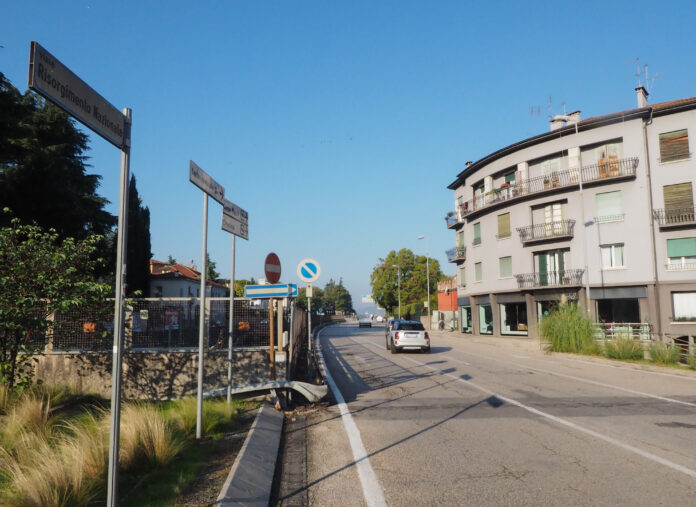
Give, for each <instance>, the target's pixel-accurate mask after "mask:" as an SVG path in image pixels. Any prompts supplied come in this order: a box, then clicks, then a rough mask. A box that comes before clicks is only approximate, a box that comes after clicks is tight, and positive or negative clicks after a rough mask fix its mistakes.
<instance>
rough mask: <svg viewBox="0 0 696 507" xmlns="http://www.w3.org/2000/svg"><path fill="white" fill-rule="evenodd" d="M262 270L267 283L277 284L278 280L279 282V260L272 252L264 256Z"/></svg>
mask: <svg viewBox="0 0 696 507" xmlns="http://www.w3.org/2000/svg"><path fill="white" fill-rule="evenodd" d="M264 270H265V272H266V279H267V280H268V281H269V282H271V283H277V282H278V280H280V259H279V258H278V256H277V255H276V254H274V253H273V252H271V253H269V254H268V255H267V256H266V262H264Z"/></svg>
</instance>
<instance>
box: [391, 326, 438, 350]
mask: <svg viewBox="0 0 696 507" xmlns="http://www.w3.org/2000/svg"><path fill="white" fill-rule="evenodd" d="M387 330H388V334H387V342H386V345H387V350H390V351H391V353H392V354H396V353H397V352H399V351H401V350H420V351H423V352H430V336H428V332H427V331H426V330H425V328H424V327H423V324H421V323H420V322H418V321H416V320H395V321H394V328H393V329H392V330H391V331H389V326H387Z"/></svg>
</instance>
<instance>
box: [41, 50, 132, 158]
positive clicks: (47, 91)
mask: <svg viewBox="0 0 696 507" xmlns="http://www.w3.org/2000/svg"><path fill="white" fill-rule="evenodd" d="M29 88H30V89H32V90H34V91H35V92H37V93H39V94H41V95H43V96H44V97H46V98H47V99H48V100H50V101H51V102H53V103H54V104H56V105H57V106H58V107H60V108H62V109H64V110H65V111H67V112H68V114H70V115H71V116H73V117H75V118H77V119H78V120H79V121H80V122H82V123H83V124H84V125H85V126H87V127H88V128H90V129H92V130H93V131H94V132H96V133H97V134H99V135H100V136H102V137H103V138H104V139H106V140H107V141H109V142H110V143H111V144H113V145H114V146H116V147H117V148H121V149H123V147H124V145H125V144H130V136H129V135H128V134H126V132H125V129H126V120H125V117H124V116H123V113H121V111H119V110H118V109H116V108H115V107H114V106H113V105H111V103H109V102H108V101H107V100H106V99H105V98H104V97H102V96H101V95H99V94H98V93H97V92H96V91H94V89H93V88H92V87H90V86H89V85H88V84H87V83H85V82H84V81H83V80H82V79H80V78H79V77H77V75H76V74H74V73H73V72H72V71H71V70H70V69H69V68H67V67H66V66H65V65H63V64H62V63H61V62H60V61H59V60H58V59H57V58H56V57H55V56H53V55H52V54H51V53H49V52H48V51H46V49H44V48H43V47H42V46H41V44H39V43H38V42H36V41H32V42H31V47H30V50H29Z"/></svg>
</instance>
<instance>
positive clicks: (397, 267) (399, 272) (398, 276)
mask: <svg viewBox="0 0 696 507" xmlns="http://www.w3.org/2000/svg"><path fill="white" fill-rule="evenodd" d="M392 267H394V268H396V276H397V279H398V287H399V320H401V267H400V266H399V265H398V264H392Z"/></svg>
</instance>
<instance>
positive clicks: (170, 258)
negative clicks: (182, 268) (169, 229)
mask: <svg viewBox="0 0 696 507" xmlns="http://www.w3.org/2000/svg"><path fill="white" fill-rule="evenodd" d="M167 264H168V265H169V266H173V265H174V264H176V259H175V258H174V257H172V256H171V255H170V256H169V257H167Z"/></svg>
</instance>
